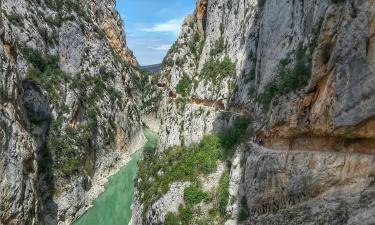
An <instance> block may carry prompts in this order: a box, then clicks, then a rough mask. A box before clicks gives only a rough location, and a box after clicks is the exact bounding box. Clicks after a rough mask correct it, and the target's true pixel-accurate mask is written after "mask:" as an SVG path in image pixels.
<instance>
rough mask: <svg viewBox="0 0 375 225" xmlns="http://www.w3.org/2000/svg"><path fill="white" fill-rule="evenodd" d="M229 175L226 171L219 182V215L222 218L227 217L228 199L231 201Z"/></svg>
mask: <svg viewBox="0 0 375 225" xmlns="http://www.w3.org/2000/svg"><path fill="white" fill-rule="evenodd" d="M229 181H230V177H229V173H228V171H225V172H224V173H223V174H222V175H221V178H220V181H219V188H218V195H217V198H218V209H219V213H220V215H221V216H222V217H225V216H226V208H227V205H228V199H229Z"/></svg>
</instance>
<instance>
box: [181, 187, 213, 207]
mask: <svg viewBox="0 0 375 225" xmlns="http://www.w3.org/2000/svg"><path fill="white" fill-rule="evenodd" d="M207 197H208V194H207V193H205V192H203V191H202V189H201V188H200V187H199V186H198V185H197V184H193V185H191V186H190V187H188V188H186V189H185V192H184V200H185V202H186V203H188V204H193V205H195V204H198V203H200V202H202V201H203V200H205V199H207Z"/></svg>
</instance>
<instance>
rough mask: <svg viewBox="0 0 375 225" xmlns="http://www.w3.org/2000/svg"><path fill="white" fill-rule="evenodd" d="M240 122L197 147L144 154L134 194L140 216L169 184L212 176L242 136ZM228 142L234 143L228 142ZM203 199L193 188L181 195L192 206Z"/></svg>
mask: <svg viewBox="0 0 375 225" xmlns="http://www.w3.org/2000/svg"><path fill="white" fill-rule="evenodd" d="M244 121H245V120H242V119H239V121H238V122H235V126H234V127H233V128H232V129H228V130H227V132H224V133H223V134H220V135H214V134H211V135H206V136H205V137H204V138H203V139H202V140H201V142H200V143H199V144H195V145H192V146H190V147H183V146H181V147H177V146H176V147H171V148H168V149H166V150H165V151H163V152H162V153H161V154H160V153H158V155H157V156H156V155H155V154H156V153H155V152H153V151H147V152H145V153H144V159H143V160H142V161H141V162H140V163H139V168H138V170H139V172H138V183H137V190H139V191H140V192H141V193H142V195H141V199H140V201H141V203H142V204H143V205H144V210H143V213H144V214H143V216H145V213H146V212H147V210H148V208H149V207H150V205H151V204H152V203H153V202H155V201H156V200H157V199H159V198H160V197H161V196H162V195H163V194H165V193H167V192H168V190H169V186H170V185H171V184H172V183H173V182H177V181H189V182H193V183H194V182H195V181H196V179H197V177H199V176H201V175H205V174H210V173H212V172H214V171H215V170H216V169H217V165H218V162H219V161H225V160H226V159H227V157H231V155H232V153H231V152H233V149H235V146H236V145H238V144H239V143H240V141H241V140H242V137H244V136H245V135H246V133H245V130H246V128H245V125H244V124H245V122H244ZM246 127H247V125H246ZM229 133H233V134H229ZM234 135H237V136H238V137H234ZM230 138H234V140H229V139H230ZM160 171H162V175H161V174H160ZM207 197H208V195H206V193H204V192H202V191H201V190H200V189H199V187H198V186H196V185H193V186H191V187H190V188H187V189H186V191H185V193H184V198H185V200H186V202H187V203H189V204H196V203H197V202H201V201H202V200H204V199H206V198H207Z"/></svg>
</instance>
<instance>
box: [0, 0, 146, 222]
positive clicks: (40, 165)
mask: <svg viewBox="0 0 375 225" xmlns="http://www.w3.org/2000/svg"><path fill="white" fill-rule="evenodd" d="M0 8H1V12H0V70H1V72H0V80H1V81H0V102H1V104H0V112H1V113H0V124H1V126H0V146H1V147H0V154H1V157H0V174H1V175H2V179H1V181H0V224H4V225H11V224H71V223H72V221H73V220H74V219H76V218H77V217H78V216H79V215H80V214H82V213H83V212H84V210H85V208H86V207H87V206H89V205H90V204H91V202H92V201H93V199H94V198H95V197H96V196H97V195H98V194H99V193H100V191H102V190H103V185H104V183H105V180H106V177H108V176H109V175H110V174H113V173H114V172H115V171H116V170H117V169H118V168H119V167H120V166H123V165H125V163H126V162H127V160H128V159H129V156H130V154H131V153H132V152H134V151H135V150H136V149H137V147H136V144H137V143H138V142H141V141H142V137H143V136H141V135H140V133H141V125H140V114H139V113H138V111H139V110H138V105H139V104H138V102H139V99H138V98H136V97H135V96H137V88H136V87H135V84H134V83H133V77H136V76H139V73H138V70H137V68H135V67H133V66H132V65H131V64H133V65H137V61H136V59H135V58H134V57H133V55H132V53H131V52H130V51H129V50H128V48H127V46H126V42H125V35H124V33H125V32H124V28H123V22H122V21H121V19H120V17H119V15H118V13H117V11H116V10H115V1H113V0H108V1H95V0H88V1H76V0H69V1H26V0H20V1H8V0H4V1H1V2H0Z"/></svg>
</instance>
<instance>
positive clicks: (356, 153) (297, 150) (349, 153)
mask: <svg viewBox="0 0 375 225" xmlns="http://www.w3.org/2000/svg"><path fill="white" fill-rule="evenodd" d="M250 144H251V145H252V146H253V147H254V148H256V149H258V150H261V151H264V152H269V153H286V154H298V153H319V154H337V155H344V156H345V155H359V156H372V157H373V156H374V155H373V154H368V153H360V152H340V151H335V150H315V151H314V150H300V149H296V150H283V149H271V148H267V147H265V146H262V145H259V144H257V143H255V142H253V141H251V142H250Z"/></svg>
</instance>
